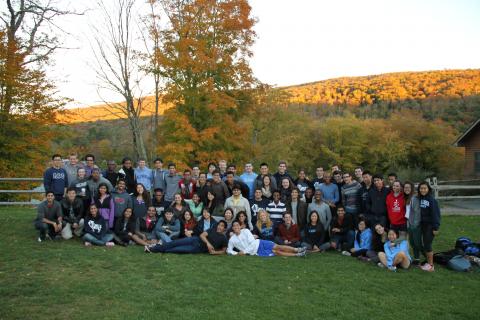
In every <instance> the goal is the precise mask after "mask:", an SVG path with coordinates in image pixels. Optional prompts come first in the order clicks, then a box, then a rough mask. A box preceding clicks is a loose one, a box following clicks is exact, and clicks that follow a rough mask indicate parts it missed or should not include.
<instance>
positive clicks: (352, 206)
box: [342, 172, 362, 221]
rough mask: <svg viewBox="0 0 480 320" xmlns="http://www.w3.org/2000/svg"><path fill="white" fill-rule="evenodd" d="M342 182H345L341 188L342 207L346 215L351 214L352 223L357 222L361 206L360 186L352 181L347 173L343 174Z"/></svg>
mask: <svg viewBox="0 0 480 320" xmlns="http://www.w3.org/2000/svg"><path fill="white" fill-rule="evenodd" d="M343 181H344V182H345V184H344V185H343V186H342V203H343V206H344V208H345V211H346V212H347V214H351V215H352V216H353V218H354V221H357V218H358V215H359V214H360V209H361V206H362V202H361V194H360V192H361V189H362V185H361V184H360V183H359V182H358V181H356V180H353V179H352V176H351V175H350V173H348V172H345V173H344V174H343Z"/></svg>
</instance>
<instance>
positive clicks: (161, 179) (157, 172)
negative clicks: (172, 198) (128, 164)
mask: <svg viewBox="0 0 480 320" xmlns="http://www.w3.org/2000/svg"><path fill="white" fill-rule="evenodd" d="M153 167H154V169H153V170H152V175H153V177H152V179H153V190H155V189H162V190H165V176H166V175H167V171H166V170H163V160H162V159H161V158H157V159H155V160H154V161H153Z"/></svg>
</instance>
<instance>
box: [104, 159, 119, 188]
mask: <svg viewBox="0 0 480 320" xmlns="http://www.w3.org/2000/svg"><path fill="white" fill-rule="evenodd" d="M102 176H103V177H104V178H105V179H107V180H108V181H110V183H111V184H112V186H116V185H117V181H118V177H119V174H118V172H117V164H116V163H115V161H114V160H108V161H107V170H105V171H103V172H102Z"/></svg>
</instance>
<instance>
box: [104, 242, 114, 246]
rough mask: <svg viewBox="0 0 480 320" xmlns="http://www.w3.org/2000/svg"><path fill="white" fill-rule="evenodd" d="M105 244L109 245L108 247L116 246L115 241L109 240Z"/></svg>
mask: <svg viewBox="0 0 480 320" xmlns="http://www.w3.org/2000/svg"><path fill="white" fill-rule="evenodd" d="M105 246H107V247H114V246H115V243H113V242H112V241H108V242H107V243H105Z"/></svg>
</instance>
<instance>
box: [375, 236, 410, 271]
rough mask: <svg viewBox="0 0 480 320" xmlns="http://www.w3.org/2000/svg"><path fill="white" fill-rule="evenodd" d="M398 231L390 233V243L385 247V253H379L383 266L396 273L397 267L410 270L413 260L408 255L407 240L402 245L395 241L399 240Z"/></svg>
mask: <svg viewBox="0 0 480 320" xmlns="http://www.w3.org/2000/svg"><path fill="white" fill-rule="evenodd" d="M397 232H398V231H396V230H390V231H388V241H387V242H386V243H385V245H384V250H385V253H383V252H379V253H378V257H379V258H380V261H382V264H383V265H384V266H386V267H388V269H389V270H391V271H396V270H397V266H400V267H402V268H403V269H408V267H409V266H410V262H411V261H412V258H410V254H409V253H408V242H407V240H402V241H401V242H400V243H397V242H396V241H395V240H397V238H398V233H397Z"/></svg>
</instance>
